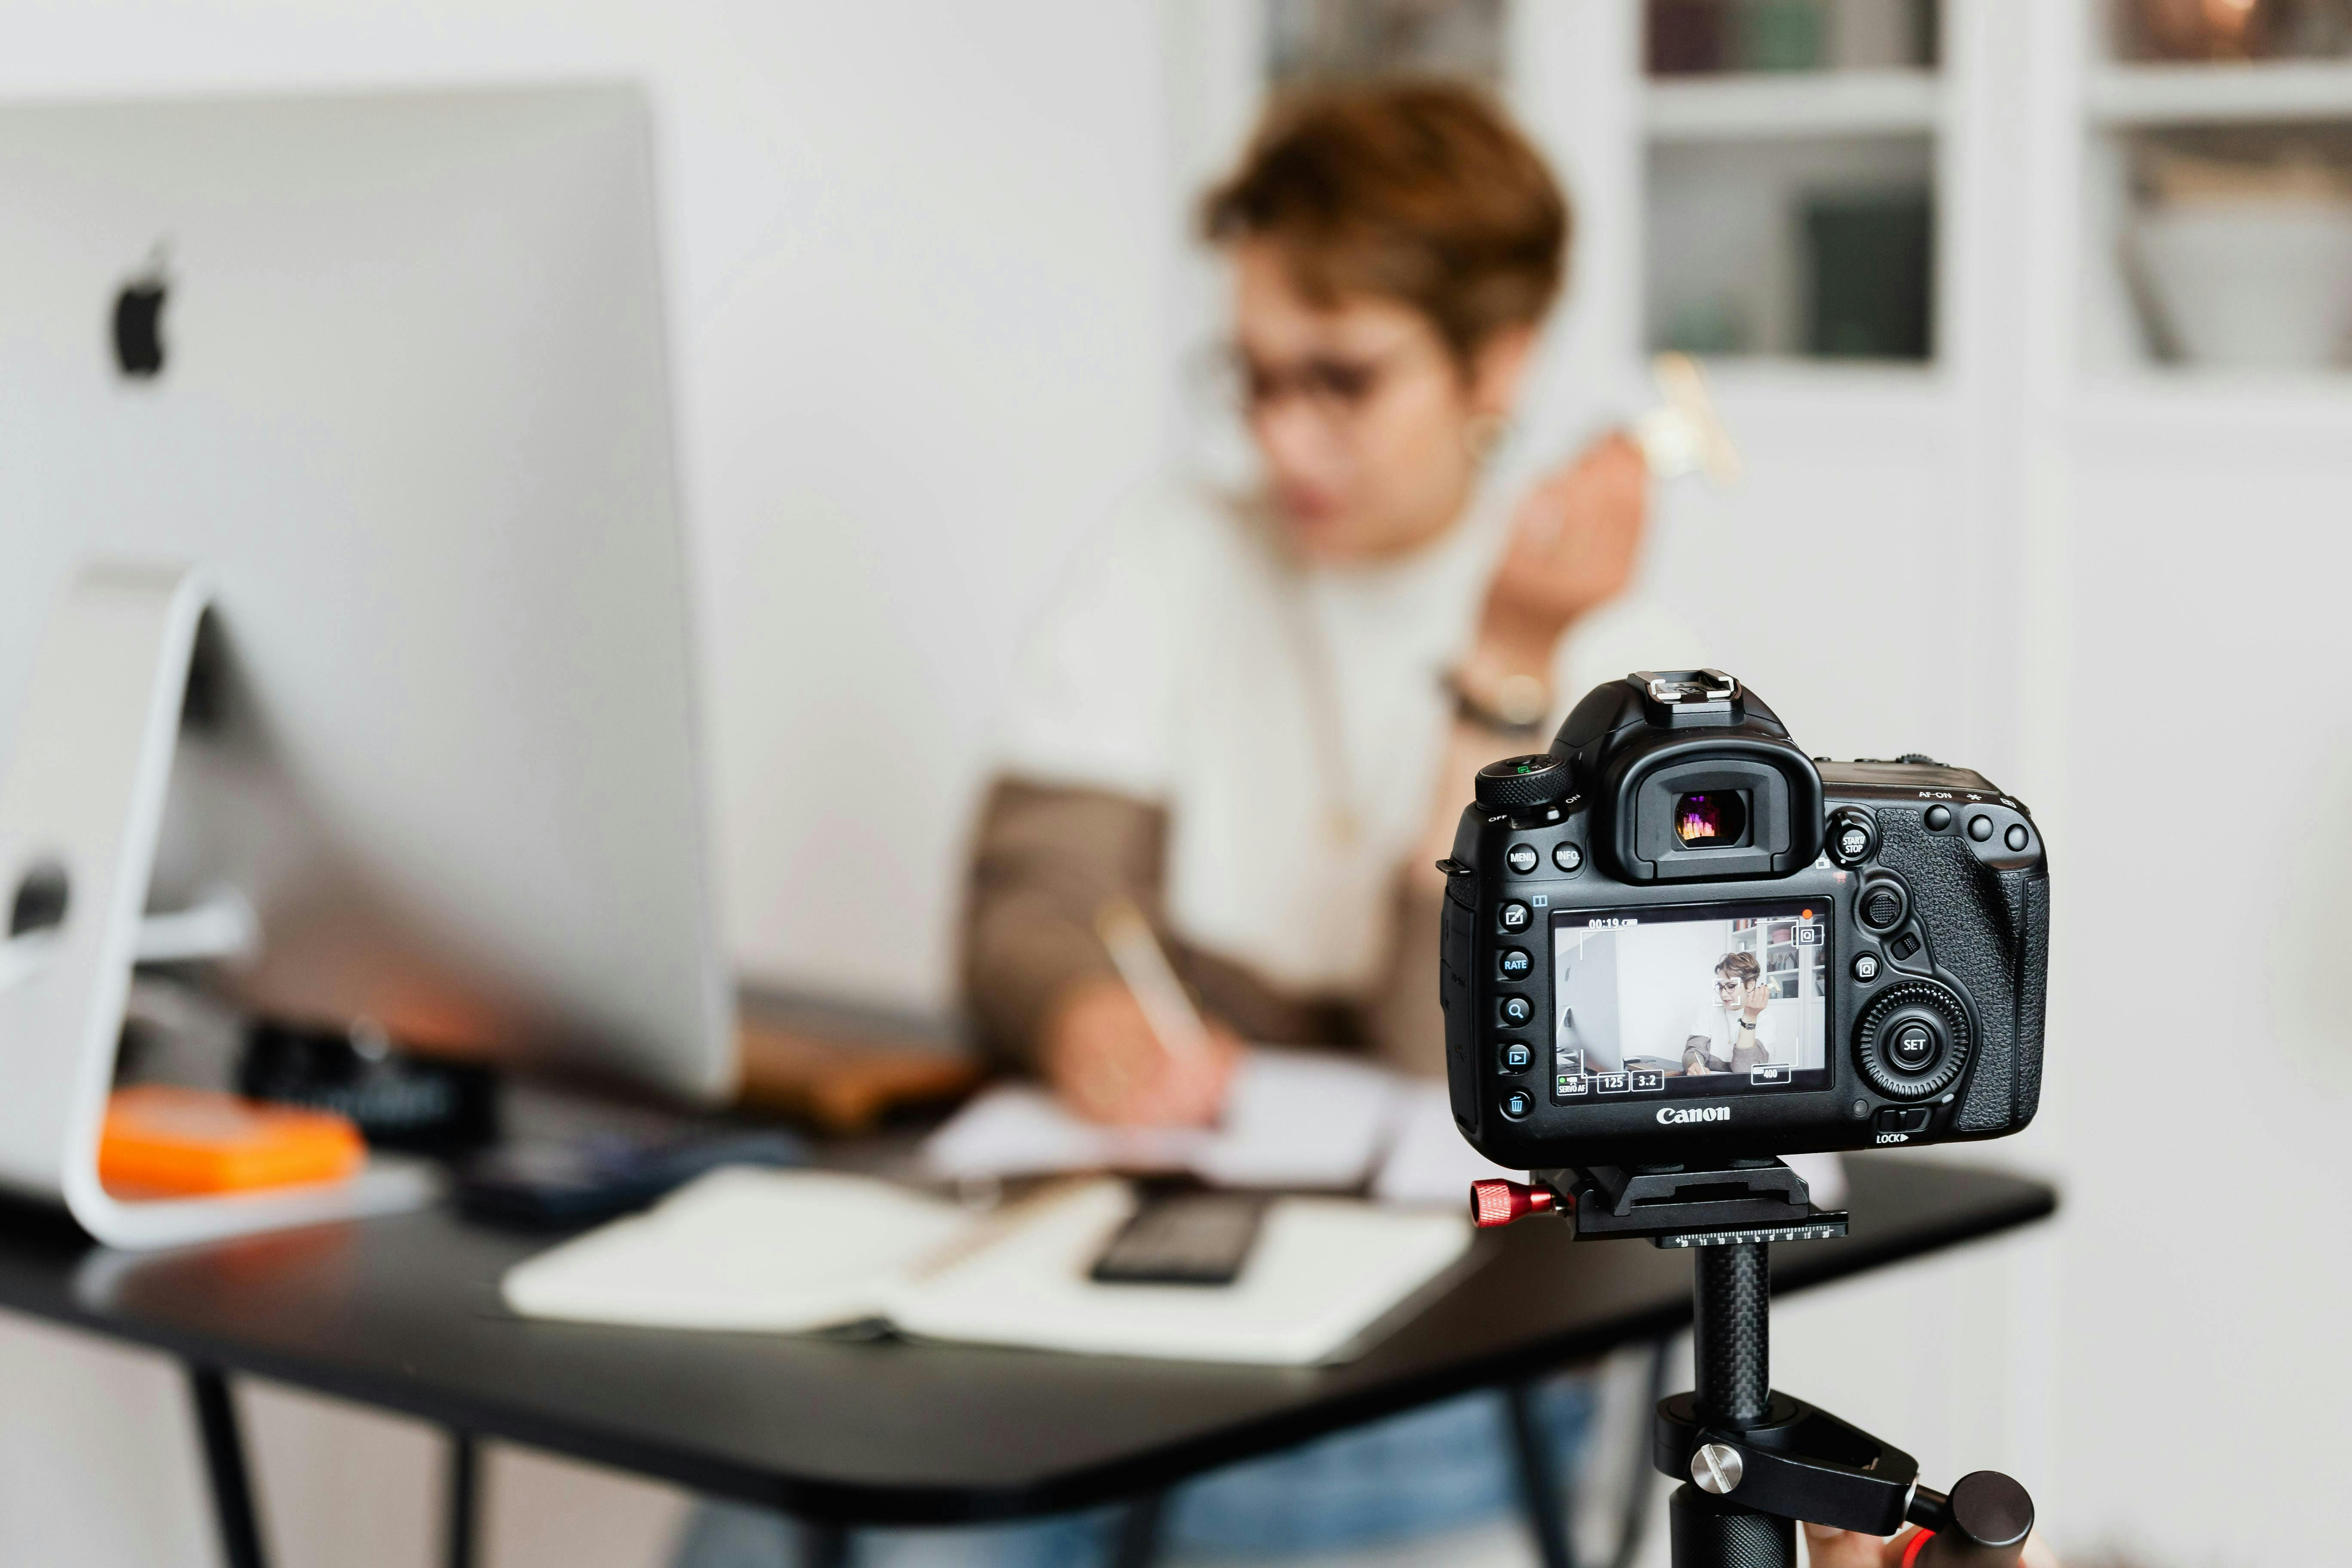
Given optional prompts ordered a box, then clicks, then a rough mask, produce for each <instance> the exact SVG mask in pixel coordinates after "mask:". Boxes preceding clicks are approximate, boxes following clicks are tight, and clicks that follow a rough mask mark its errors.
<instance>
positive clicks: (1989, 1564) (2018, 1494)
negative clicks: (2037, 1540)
mask: <svg viewBox="0 0 2352 1568" xmlns="http://www.w3.org/2000/svg"><path fill="white" fill-rule="evenodd" d="M1910 1512H1911V1522H1912V1523H1914V1524H1916V1525H1918V1526H1919V1527H1920V1531H1921V1532H1920V1533H1919V1534H1918V1535H1917V1536H1916V1537H1914V1538H1913V1540H1912V1542H1911V1546H1910V1549H1909V1550H1908V1551H1906V1552H1904V1554H1903V1568H2015V1565H2016V1563H2017V1562H2018V1560H2019V1559H2020V1558H2021V1557H2022V1556H2023V1555H2024V1553H2025V1538H2026V1537H2027V1536H2029V1535H2031V1534H2032V1533H2033V1499H2032V1498H2031V1497H2030V1496H2028V1495H2027V1494H2026V1490H2025V1489H2024V1488H2023V1487H2021V1486H2019V1485H2018V1484H2017V1483H2016V1482H2015V1481H2013V1480H2011V1479H2009V1478H2008V1477H2007V1476H2004V1475H2002V1474H2001V1473H2000V1471H1999V1470H1976V1471H1972V1472H1970V1473H1969V1474H1968V1475H1965V1476H1962V1477H1961V1478H1960V1479H1959V1480H1958V1482H1956V1483H1955V1484H1954V1485H1953V1487H1952V1489H1951V1491H1950V1492H1949V1493H1948V1494H1945V1493H1940V1492H1936V1491H1932V1490H1930V1489H1927V1488H1926V1487H1921V1488H1919V1489H1918V1490H1917V1491H1916V1493H1914V1494H1913V1496H1912V1500H1911V1510H1910Z"/></svg>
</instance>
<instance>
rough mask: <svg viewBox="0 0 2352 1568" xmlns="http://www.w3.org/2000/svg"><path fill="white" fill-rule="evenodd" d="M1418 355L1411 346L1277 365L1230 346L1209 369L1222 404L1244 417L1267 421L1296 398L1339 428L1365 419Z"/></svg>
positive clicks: (1312, 356) (1311, 356)
mask: <svg viewBox="0 0 2352 1568" xmlns="http://www.w3.org/2000/svg"><path fill="white" fill-rule="evenodd" d="M1413 357H1414V356H1413V347H1412V345H1406V346H1404V347H1400V348H1395V349H1391V350H1390V351H1389V352H1388V353H1384V354H1374V355H1366V356H1360V357H1359V356H1350V355H1343V354H1308V355H1307V356H1305V357H1304V358H1301V359H1297V360H1293V361H1291V362H1290V363H1286V364H1272V363H1265V362H1264V361H1260V360H1257V359H1255V358H1253V357H1252V356H1251V355H1249V354H1248V353H1245V352H1244V351H1243V350H1241V349H1239V348H1227V349H1224V350H1223V351H1220V352H1218V353H1216V354H1215V355H1214V357H1213V360H1212V362H1211V364H1210V369H1211V372H1212V374H1213V377H1214V381H1215V384H1216V386H1217V389H1218V391H1219V392H1220V394H1221V395H1222V397H1221V400H1222V401H1223V402H1224V403H1225V404H1226V405H1227V406H1229V407H1231V408H1233V409H1234V411H1235V412H1236V413H1238V414H1240V415H1241V416H1242V417H1243V418H1244V419H1250V420H1255V419H1259V418H1263V417H1264V416H1266V415H1268V414H1270V413H1272V412H1273V411H1274V410H1275V409H1276V408H1277V407H1279V406H1280V405H1282V404H1284V403H1286V402H1289V401H1291V400H1292V399H1294V398H1295V399H1297V400H1298V401H1299V402H1300V403H1301V404H1302V405H1305V406H1306V407H1307V408H1308V409H1309V410H1311V411H1312V412H1313V413H1314V414H1315V415H1316V416H1317V417H1318V418H1319V419H1321V420H1322V421H1323V423H1325V424H1326V425H1328V426H1334V427H1338V426H1345V425H1349V424H1351V423H1353V422H1354V421H1355V420H1356V419H1357V418H1358V417H1359V416H1361V415H1362V413H1363V412H1364V410H1365V409H1366V408H1368V407H1370V405H1371V403H1372V401H1373V399H1375V398H1377V397H1378V396H1379V395H1381V391H1382V389H1383V388H1384V387H1385V386H1387V385H1388V384H1390V383H1391V382H1392V381H1393V380H1394V379H1395V377H1396V374H1397V373H1398V372H1399V371H1400V370H1402V369H1404V368H1406V367H1407V366H1409V365H1410V363H1411V362H1412V358H1413Z"/></svg>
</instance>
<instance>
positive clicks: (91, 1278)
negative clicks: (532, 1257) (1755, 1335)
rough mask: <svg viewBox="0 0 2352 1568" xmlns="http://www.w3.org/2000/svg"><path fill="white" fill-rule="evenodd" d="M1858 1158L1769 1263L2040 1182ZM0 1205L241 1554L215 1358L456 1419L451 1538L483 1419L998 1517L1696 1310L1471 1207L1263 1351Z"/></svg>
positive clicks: (906, 1513)
mask: <svg viewBox="0 0 2352 1568" xmlns="http://www.w3.org/2000/svg"><path fill="white" fill-rule="evenodd" d="M1849 1168H1850V1170H1851V1172H1852V1178H1853V1179H1852V1187H1853V1192H1852V1196H1851V1198H1850V1201H1849V1206H1850V1207H1851V1208H1852V1210H1853V1235H1852V1236H1851V1237H1848V1238H1846V1239H1844V1240H1841V1241H1822V1242H1806V1243H1801V1244H1795V1245H1790V1246H1784V1247H1780V1248H1778V1249H1777V1251H1776V1254H1775V1258H1774V1267H1775V1279H1774V1283H1775V1284H1776V1285H1777V1286H1778V1287H1779V1288H1780V1289H1782V1290H1790V1289H1802V1288H1803V1287H1805V1286H1809V1285H1816V1284H1820V1283H1822V1282H1824V1281H1827V1280H1832V1279H1842V1278H1844V1277H1846V1276H1849V1275H1853V1274H1856V1273H1859V1272H1862V1271H1863V1270H1865V1269H1869V1268H1878V1267H1880V1266H1883V1265H1885V1264H1888V1263H1894V1262H1897V1261H1899V1260H1901V1259H1904V1258H1916V1257H1917V1256H1919V1255H1921V1254H1923V1253H1927V1252H1930V1251H1933V1250H1935V1249H1937V1248H1939V1247H1949V1246H1952V1245H1954V1244H1956V1243H1959V1242H1964V1241H1969V1240H1971V1239H1974V1238H1977V1237H1986V1236H1990V1235H1993V1234H1995V1233H1998V1232H2000V1231H2003V1230H2007V1229H2010V1228H2011V1227H2013V1226H2021V1225H2025V1224H2027V1223H2029V1222H2031V1221H2033V1220H2036V1219H2040V1218H2042V1216H2044V1215H2048V1214H2050V1213H2051V1212H2052V1211H2053V1209H2054V1208H2055V1206H2056V1196H2055V1194H2053V1191H2052V1190H2051V1189H2050V1188H2049V1187H2048V1186H2046V1185H2043V1184H2041V1183H2038V1182H2032V1181H2027V1180H2023V1179H2021V1178H2019V1177H2015V1176H2009V1175H2002V1174H1998V1173H1991V1172H1985V1171H1974V1170H1967V1169H1961V1168H1957V1167H1953V1166H1949V1165H1939V1164H1936V1163H1931V1162H1929V1161H1926V1160H1922V1159H1919V1158H1916V1157H1913V1156H1906V1155H1863V1156H1859V1157H1855V1158H1853V1159H1852V1160H1851V1161H1850V1162H1849ZM545 1245H546V1242H545V1241H544V1239H534V1238H530V1237H516V1236H511V1235H508V1234H505V1233H502V1232H498V1231H491V1230H485V1229H481V1228H478V1227H474V1226H467V1225H465V1224H463V1223H461V1222H459V1221H458V1220H457V1218H455V1217H454V1216H452V1215H448V1214H446V1213H437V1212H436V1213H426V1214H418V1215H404V1216H400V1217H396V1218H390V1219H379V1220H369V1221H364V1222H361V1223H356V1224H351V1225H342V1226H327V1227H321V1228H318V1229H314V1230H310V1231H302V1232H293V1233H287V1234H281V1235H278V1236H271V1237H255V1238H248V1239H245V1240H238V1241H233V1242H224V1243H219V1244H215V1245H210V1246H205V1247H194V1248H189V1249H186V1250H184V1251H179V1252H173V1253H168V1254H163V1255H149V1256H138V1255H124V1254H115V1253H107V1252H103V1251H101V1250H100V1249H97V1248H94V1247H90V1246H89V1244H88V1243H87V1242H86V1241H84V1240H82V1239H80V1237H79V1234H78V1233H75V1232H72V1231H71V1230H70V1229H69V1228H68V1226H65V1225H64V1224H63V1223H62V1222H59V1221H56V1220H53V1219H48V1218H47V1217H46V1216H37V1215H32V1214H30V1213H28V1212H26V1211H21V1210H10V1211H8V1212H7V1214H6V1215H5V1227H0V1307H5V1308H7V1309H10V1310H16V1311H20V1312H25V1313H28V1314H31V1315H32V1316H35V1317H38V1318H44V1319H47V1320H48V1321H53V1322H58V1323H64V1324H68V1325H71V1326H73V1327H76V1328H81V1329H87V1330H89V1331H93V1332H96V1333H100V1334H103V1335H105V1336H107V1337H108V1338H110V1339H115V1340H124V1341H130V1342H134V1343H138V1344H142V1345H148V1346H152V1347H154V1348H155V1349H158V1350H162V1351H164V1352H169V1353H171V1354H172V1355H174V1356H177V1357H179V1358H181V1359H182V1360H183V1361H184V1363H187V1365H188V1366H189V1368H190V1369H191V1372H192V1374H193V1376H194V1380H195V1389H196V1394H197V1405H198V1412H199V1415H200V1418H201V1421H202V1426H203V1430H204V1435H205V1440H206V1455H207V1458H208V1459H209V1460H210V1461H211V1468H212V1471H213V1477H214V1481H215V1502H216V1504H217V1506H218V1507H219V1509H220V1512H221V1524H222V1529H223V1535H224V1542H225V1545H226V1549H227V1555H228V1558H229V1561H230V1562H231V1563H233V1564H236V1563H258V1562H259V1560H260V1558H259V1550H258V1546H257V1542H254V1541H253V1540H252V1539H251V1537H252V1534H253V1531H252V1524H251V1517H250V1515H251V1510H250V1504H249V1500H247V1493H246V1483H245V1477H244V1471H243V1464H242V1458H241V1453H240V1450H239V1446H238V1442H237V1436H236V1425H235V1417H234V1413H233V1406H231V1405H230V1404H229V1402H228V1399H227V1394H226V1384H225V1383H224V1381H223V1378H224V1374H226V1373H250V1374H253V1375H256V1376H260V1377H266V1378H271V1379H275V1380H277V1381H278V1382H281V1383H286V1384H293V1385H295V1386H298V1387H301V1388H308V1389H313V1390H316V1391H318V1392H320V1393H323V1394H335V1395H339V1396H341V1397H343V1398H347V1399H352V1400H357V1401H360V1402H362V1403H364V1404H367V1405H376V1406H379V1407H381V1408H384V1409H389V1410H394V1411H400V1412H404V1413H405V1414H408V1415H415V1416H418V1417H421V1418H423V1419H425V1420H427V1421H431V1422H435V1423H437V1424H439V1425H441V1426H445V1427H446V1428H448V1429H449V1430H450V1431H451V1432H452V1433H453V1434H456V1435H457V1447H456V1449H455V1453H456V1455H457V1468H456V1470H455V1472H454V1479H455V1480H456V1483H457V1485H456V1487H455V1490H454V1498H455V1506H456V1517H455V1519H454V1521H453V1530H454V1532H455V1533H454V1534H453V1545H452V1557H453V1560H455V1561H462V1560H463V1559H464V1556H465V1554H466V1552H467V1538H468V1537H469V1535H470V1511H471V1507H472V1503H471V1499H472V1496H473V1491H472V1474H473V1469H472V1445H473V1440H474V1439H475V1438H477V1437H492V1438H498V1439H502V1440H506V1441H509V1442H515V1443H521V1444H527V1445H530V1446H531V1447H539V1448H544V1449H549V1450H551V1451H553V1452H556V1453H561V1454H567V1455H571V1456H573V1457H575V1458H582V1459H588V1460H593V1461H595V1462H597V1463H601V1464H605V1465H611V1466H614V1467H616V1468H621V1469H625V1470H631V1471H635V1472H636V1473H638V1474H641V1475H646V1476H653V1477H658V1478H660V1479H665V1480H669V1481H674V1482H677V1484H679V1485H681V1486H685V1487H689V1488H693V1489H697V1490H699V1491H705V1492H710V1493H715V1494H718V1495H719V1496H723V1497H729V1498H735V1499H740V1500H747V1501H751V1502H757V1503H764V1504H768V1505H772V1506H773V1507H776V1508H779V1509H782V1510H786V1511H788V1512H790V1513H793V1514H795V1515H798V1516H800V1517H802V1518H803V1519H806V1520H811V1521H818V1522H819V1523H820V1524H832V1525H849V1524H862V1523H898V1524H908V1523H935V1522H947V1521H966V1520H982V1519H999V1518H1006V1517H1012V1516H1017V1515H1023V1514H1034V1513H1043V1512H1049V1511H1055V1510H1063V1509H1068V1508H1073V1507H1077V1506H1082V1505H1087V1504H1094V1503H1099V1502H1103V1501H1106V1500H1116V1499H1136V1498H1149V1497H1152V1496H1154V1495H1156V1494H1157V1493H1159V1492H1160V1491H1161V1490H1164V1489H1166V1488H1168V1487H1169V1486H1171V1485H1172V1484H1174V1483H1175V1482H1178V1481H1181V1480H1183V1479H1187V1478H1188V1477H1191V1476H1192V1475H1195V1474H1198V1473H1199V1472H1201V1471H1202V1470H1205V1469H1209V1468H1213V1467H1215V1466H1217V1465H1221V1464H1224V1463H1227V1462H1230V1461H1232V1460H1234V1459H1236V1458H1245V1457H1248V1456H1251V1455H1255V1454H1259V1453H1264V1452H1267V1451H1270V1450H1273V1449H1277V1448H1282V1447H1287V1446H1289V1445H1291V1444H1295V1443H1297V1442H1299V1441H1301V1440H1303V1439H1306V1438H1309V1437H1314V1436H1319V1435H1322V1434H1324V1433H1328V1432H1331V1431H1334V1430H1337V1429H1339V1428H1342V1427H1346V1426H1351V1425H1354V1424H1356V1423H1359V1422H1363V1421H1368V1420H1370V1419H1372V1418H1374V1417H1377V1416H1381V1415H1390V1414H1392V1413H1394V1412H1397V1411H1400V1410H1403V1409H1406V1408H1409V1407H1411V1406H1413V1405H1421V1404H1424V1403H1427V1402H1430V1401H1433V1400H1437V1399H1441V1398H1444V1397H1445V1396H1447V1395H1449V1394H1457V1393H1460V1392H1463V1391H1465V1390H1467V1389H1472V1388H1476V1387H1480V1386H1486V1385H1492V1384H1514V1383H1517V1382H1520V1381H1523V1380H1525V1379H1528V1377H1530V1376H1532V1375H1534V1374H1536V1373H1540V1372H1543V1371H1546V1370H1549V1369H1550V1368H1553V1367H1557V1366H1559V1365H1561V1364H1563V1363H1571V1362H1575V1361H1579V1360H1582V1359H1587V1358H1591V1357H1594V1356H1598V1355H1600V1354H1601V1353H1602V1352H1607V1351H1610V1350H1612V1349H1614V1348H1616V1347H1618V1346H1621V1345H1623V1344H1626V1343H1629V1342H1639V1341H1643V1340H1648V1339H1654V1338H1657V1337H1659V1336H1662V1335H1664V1334H1667V1333H1669V1332H1672V1331H1675V1330H1676V1329H1677V1328H1680V1327H1682V1326H1684V1325H1686V1324H1687V1323H1688V1322H1689V1321H1690V1315H1691V1311H1690V1258H1689V1255H1688V1254H1687V1253H1685V1252H1678V1251H1659V1250H1656V1249H1654V1248H1652V1247H1649V1246H1647V1245H1644V1244H1643V1243H1640V1242H1630V1241H1627V1242H1616V1243H1612V1244H1602V1243H1597V1242H1596V1243H1578V1244H1575V1245H1573V1246H1571V1245H1570V1244H1569V1242H1568V1241H1567V1240H1566V1238H1565V1237H1564V1235H1563V1233H1562V1232H1561V1231H1560V1230H1559V1228H1557V1227H1556V1226H1552V1225H1549V1224H1545V1223H1541V1222H1536V1223H1529V1224H1525V1225H1521V1226H1515V1227H1513V1228H1511V1229H1509V1230H1505V1231H1498V1232H1489V1233H1486V1234H1484V1235H1482V1236H1480V1237H1478V1239H1477V1242H1476V1247H1475V1254H1474V1258H1473V1271H1472V1272H1469V1273H1467V1274H1465V1276H1463V1277H1460V1278H1459V1279H1457V1280H1456V1282H1455V1283H1454V1284H1453V1285H1452V1286H1451V1288H1450V1289H1447V1290H1446V1291H1445V1292H1444V1294H1442V1295H1441V1296H1440V1297H1438V1298H1437V1299H1436V1300H1433V1301H1432V1302H1431V1303H1430V1304H1429V1305H1428V1306H1427V1307H1426V1308H1425V1309H1423V1310H1421V1311H1420V1312H1419V1313H1418V1314H1417V1315H1415V1316H1413V1317H1412V1319H1411V1320H1410V1321H1407V1322H1405V1323H1404V1324H1402V1326H1401V1327H1399V1328H1398V1329H1396V1330H1395V1331H1394V1332H1392V1333H1391V1334H1390V1335H1389V1337H1387V1338H1386V1339H1385V1340H1383V1341H1381V1342H1380V1343H1379V1344H1378V1345H1377V1346H1375V1348H1374V1349H1373V1350H1372V1351H1371V1352H1370V1353H1369V1354H1367V1355H1365V1356H1364V1357H1363V1358H1361V1359H1360V1360H1358V1361H1355V1362H1352V1363H1348V1364H1346V1365H1343V1366H1333V1367H1317V1368H1275V1369H1269V1368H1263V1367H1238V1366H1224V1365H1204V1364H1200V1363H1168V1362H1151V1361H1142V1360H1123V1359H1115V1358H1108V1357H1081V1356H1059V1355H1049V1354H1042V1353H1038V1352H1026V1351H1007V1350H989V1349H981V1348H971V1347H961V1346H942V1345H918V1344H908V1343H903V1342H892V1341H883V1342H842V1341H830V1340H824V1339H813V1338H793V1337H784V1336H775V1335H751V1334H708V1333H688V1332H677V1331H651V1330H635V1329H613V1328H600V1327H591V1326H582V1325H575V1324H563V1323H550V1322H535V1321H524V1320H521V1319H518V1318H514V1317H511V1316H509V1315H508V1314H507V1313H506V1312H505V1310H504V1309H503V1308H502V1307H501V1306H500V1305H499V1300H498V1294H497V1282H498V1279H499V1274H500V1273H501V1272H502V1271H503V1270H504V1269H505V1268H507V1266H508V1265H509V1264H510V1263H512V1262H514V1261H515V1260H517V1259H518V1258H522V1257H524V1256H526V1255H527V1254H529V1253H530V1252H533V1251H536V1250H538V1249H539V1248H540V1247H543V1246H545ZM240 1515H241V1516H242V1517H240Z"/></svg>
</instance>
